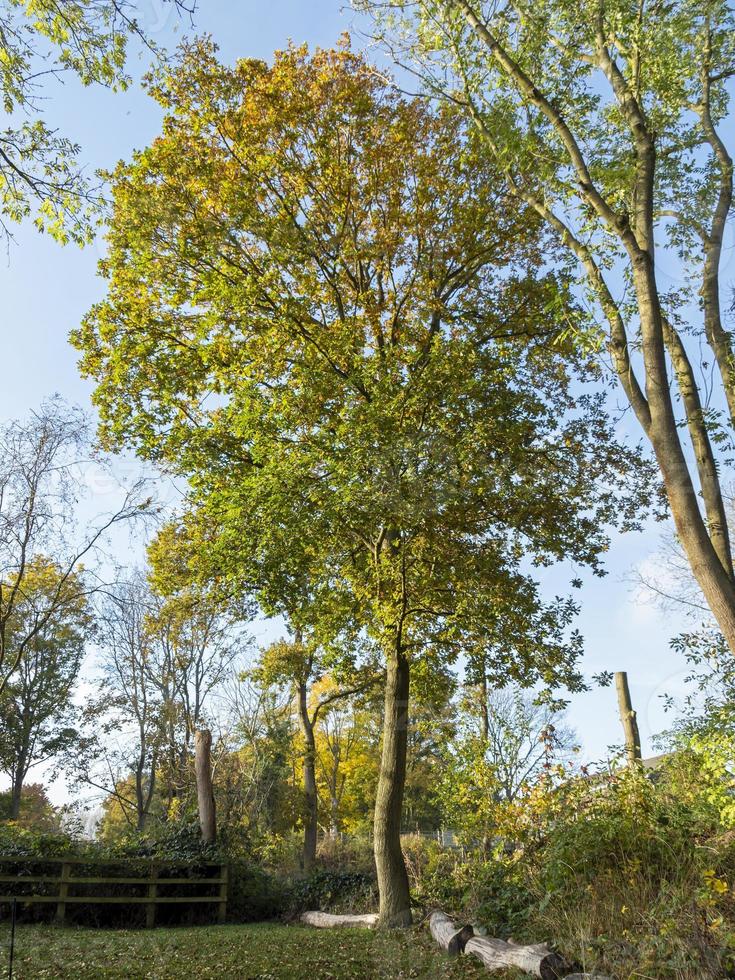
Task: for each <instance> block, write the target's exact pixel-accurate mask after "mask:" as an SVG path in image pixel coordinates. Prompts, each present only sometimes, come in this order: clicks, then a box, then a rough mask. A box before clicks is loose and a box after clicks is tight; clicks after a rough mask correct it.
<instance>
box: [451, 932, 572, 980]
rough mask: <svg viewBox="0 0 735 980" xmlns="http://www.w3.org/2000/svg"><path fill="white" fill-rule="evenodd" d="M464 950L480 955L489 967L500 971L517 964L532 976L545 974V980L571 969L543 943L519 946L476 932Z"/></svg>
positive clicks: (542, 979)
mask: <svg viewBox="0 0 735 980" xmlns="http://www.w3.org/2000/svg"><path fill="white" fill-rule="evenodd" d="M464 951H465V953H467V955H468V956H470V955H471V956H476V957H477V958H478V959H479V960H480V961H481V962H482V963H484V964H485V966H486V967H487V968H488V970H498V971H500V970H504V969H506V968H507V967H510V966H513V967H517V968H518V969H519V970H524V971H525V972H526V973H530V974H531V976H532V977H541V980H556V978H557V977H564V976H566V974H567V971H568V969H569V967H568V965H567V963H566V962H565V960H564V958H563V957H562V956H559V955H558V953H553V952H552V951H551V950H550V949H549V948H548V946H544V945H540V944H539V945H534V946H516V945H515V944H514V943H506V942H504V941H503V940H502V939H485V938H483V937H481V936H473V938H472V939H469V940H468V941H467V944H466V946H465V949H464Z"/></svg>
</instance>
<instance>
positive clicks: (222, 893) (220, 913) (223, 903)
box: [217, 864, 229, 923]
mask: <svg viewBox="0 0 735 980" xmlns="http://www.w3.org/2000/svg"><path fill="white" fill-rule="evenodd" d="M228 870H229V869H228V866H227V865H226V864H223V865H222V866H221V867H220V869H219V872H220V874H219V876H220V878H221V879H222V880H221V881H220V885H219V907H218V909H217V921H218V922H220V923H224V922H225V921H226V920H227V879H228V877H229V874H228Z"/></svg>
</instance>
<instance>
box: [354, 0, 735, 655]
mask: <svg viewBox="0 0 735 980" xmlns="http://www.w3.org/2000/svg"><path fill="white" fill-rule="evenodd" d="M357 6H358V7H359V8H360V9H370V10H372V11H373V12H374V13H375V14H376V16H377V18H378V25H379V27H378V31H379V33H380V34H381V35H382V36H383V38H384V39H385V40H386V41H387V43H388V45H389V46H390V48H391V50H393V51H394V53H395V55H396V57H398V58H399V59H405V60H406V62H407V63H410V65H411V66H412V67H413V70H415V71H416V72H418V74H419V76H420V78H421V80H422V82H423V83H424V84H425V85H426V86H427V88H428V90H429V91H430V92H432V93H435V94H441V95H443V96H445V97H446V98H447V99H449V100H450V101H451V103H452V105H454V106H458V107H459V108H460V109H461V111H463V112H464V114H465V115H466V117H467V118H468V119H471V120H473V122H474V124H475V127H476V132H477V140H478V143H479V144H480V146H481V152H483V153H487V154H488V155H489V156H490V157H491V158H492V159H493V160H495V161H496V163H497V165H498V167H499V168H500V169H501V171H502V172H503V173H504V175H505V179H506V183H507V186H508V190H509V193H510V194H512V195H513V196H514V197H515V198H516V199H517V200H518V201H519V203H522V204H524V205H526V206H528V207H530V208H532V209H533V210H534V211H535V212H536V213H537V214H538V215H539V216H540V217H541V218H542V219H543V220H544V221H545V222H546V224H547V225H548V227H549V228H550V230H551V231H552V232H553V233H554V234H555V235H556V236H557V238H558V241H559V242H560V243H561V244H562V245H563V246H564V247H565V248H566V249H567V250H568V254H569V257H570V260H571V261H572V262H574V263H576V265H577V267H578V269H579V271H580V273H581V281H582V283H583V286H584V290H585V294H586V296H587V297H588V299H589V301H590V303H591V304H593V305H594V307H595V308H596V309H597V310H598V313H599V321H600V326H599V327H598V329H597V330H595V331H591V332H590V331H587V332H585V333H582V334H580V335H579V340H580V342H581V343H583V344H584V345H586V346H590V345H591V346H593V347H596V348H597V349H598V350H599V351H600V352H603V351H604V352H605V353H606V355H607V356H608V357H609V359H610V361H611V365H612V371H613V372H614V375H615V376H616V377H617V379H618V381H619V383H620V386H621V387H622V389H623V391H624V393H625V396H626V398H627V400H628V403H629V405H630V406H631V408H632V410H633V412H634V414H635V416H636V418H637V420H638V422H639V423H640V425H641V427H642V429H643V431H644V433H645V435H646V437H647V439H648V442H649V444H650V446H651V449H652V450H653V454H654V456H655V458H656V461H657V463H658V467H659V471H660V473H661V476H662V478H663V483H664V487H665V490H666V495H667V498H668V503H669V506H670V509H671V514H672V517H673V521H674V525H675V528H676V533H677V535H678V537H679V539H680V541H681V544H682V546H683V548H684V551H685V553H686V555H687V559H688V561H689V564H690V566H691V569H692V572H693V574H694V577H695V578H696V580H697V582H698V584H699V587H700V588H701V590H702V593H703V594H704V596H705V598H706V601H707V604H708V606H709V608H710V609H711V611H712V614H713V616H714V618H715V620H716V621H717V624H718V626H719V629H720V630H721V631H722V633H723V635H724V637H725V639H726V642H727V644H728V646H729V647H730V649H731V650H732V651H735V578H734V577H733V562H732V544H731V539H730V533H729V529H728V526H727V520H726V514H725V506H724V502H723V492H722V479H723V475H724V472H725V470H724V464H725V462H726V461H727V460H728V453H729V448H730V446H731V445H732V439H733V419H734V418H735V368H734V367H733V350H732V339H731V334H730V332H729V331H728V330H727V328H726V326H725V316H724V312H723V289H722V282H721V270H722V265H723V261H724V258H725V256H726V254H727V252H726V250H723V246H724V239H725V234H726V229H727V223H728V219H729V216H730V214H731V210H732V202H733V161H732V157H731V154H730V152H729V150H728V148H727V141H726V125H725V120H726V118H727V113H728V107H729V89H728V82H729V79H731V78H732V77H733V75H734V74H735V22H734V21H733V12H732V8H731V6H730V5H729V4H728V3H726V2H720V0H715V2H712V0H677V2H675V3H673V4H665V5H658V4H649V5H641V4H638V3H620V2H618V0H604V2H601V3H598V2H594V3H586V4H582V5H581V6H580V5H579V4H577V3H572V2H568V0H545V2H543V3H540V4H539V3H533V4H530V3H526V2H516V0H513V2H511V3H509V4H504V5H501V6H498V5H497V4H495V3H492V2H485V0H476V2H475V0H420V2H419V3H407V2H404V0H388V2H387V3H384V2H382V0H381V2H375V3H373V2H372V0H358V3H357ZM667 265H668V266H669V267H671V266H673V267H675V268H676V269H677V272H676V279H675V282H672V281H671V278H670V276H668V275H667V274H666V273H665V272H662V269H664V268H665V267H666V266H667ZM710 366H711V367H712V370H710ZM719 450H723V452H722V453H720V452H719Z"/></svg>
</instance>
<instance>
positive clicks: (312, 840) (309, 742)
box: [299, 684, 318, 871]
mask: <svg viewBox="0 0 735 980" xmlns="http://www.w3.org/2000/svg"><path fill="white" fill-rule="evenodd" d="M306 695H307V691H306V684H299V719H300V721H301V731H302V732H303V734H304V742H305V748H304V805H305V809H306V814H305V817H304V851H303V859H304V870H305V871H308V870H309V869H310V868H312V867H313V866H314V862H315V861H316V838H317V827H318V823H317V821H318V810H317V806H318V802H317V792H316V744H315V741H314V725H313V724H312V720H311V718H310V717H309V707H308V704H307V700H306Z"/></svg>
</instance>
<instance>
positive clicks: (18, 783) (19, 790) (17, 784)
mask: <svg viewBox="0 0 735 980" xmlns="http://www.w3.org/2000/svg"><path fill="white" fill-rule="evenodd" d="M22 799H23V777H22V776H19V775H18V776H16V777H15V779H14V780H13V787H12V791H11V795H10V819H11V820H17V819H18V817H19V816H20V804H21V800H22Z"/></svg>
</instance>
